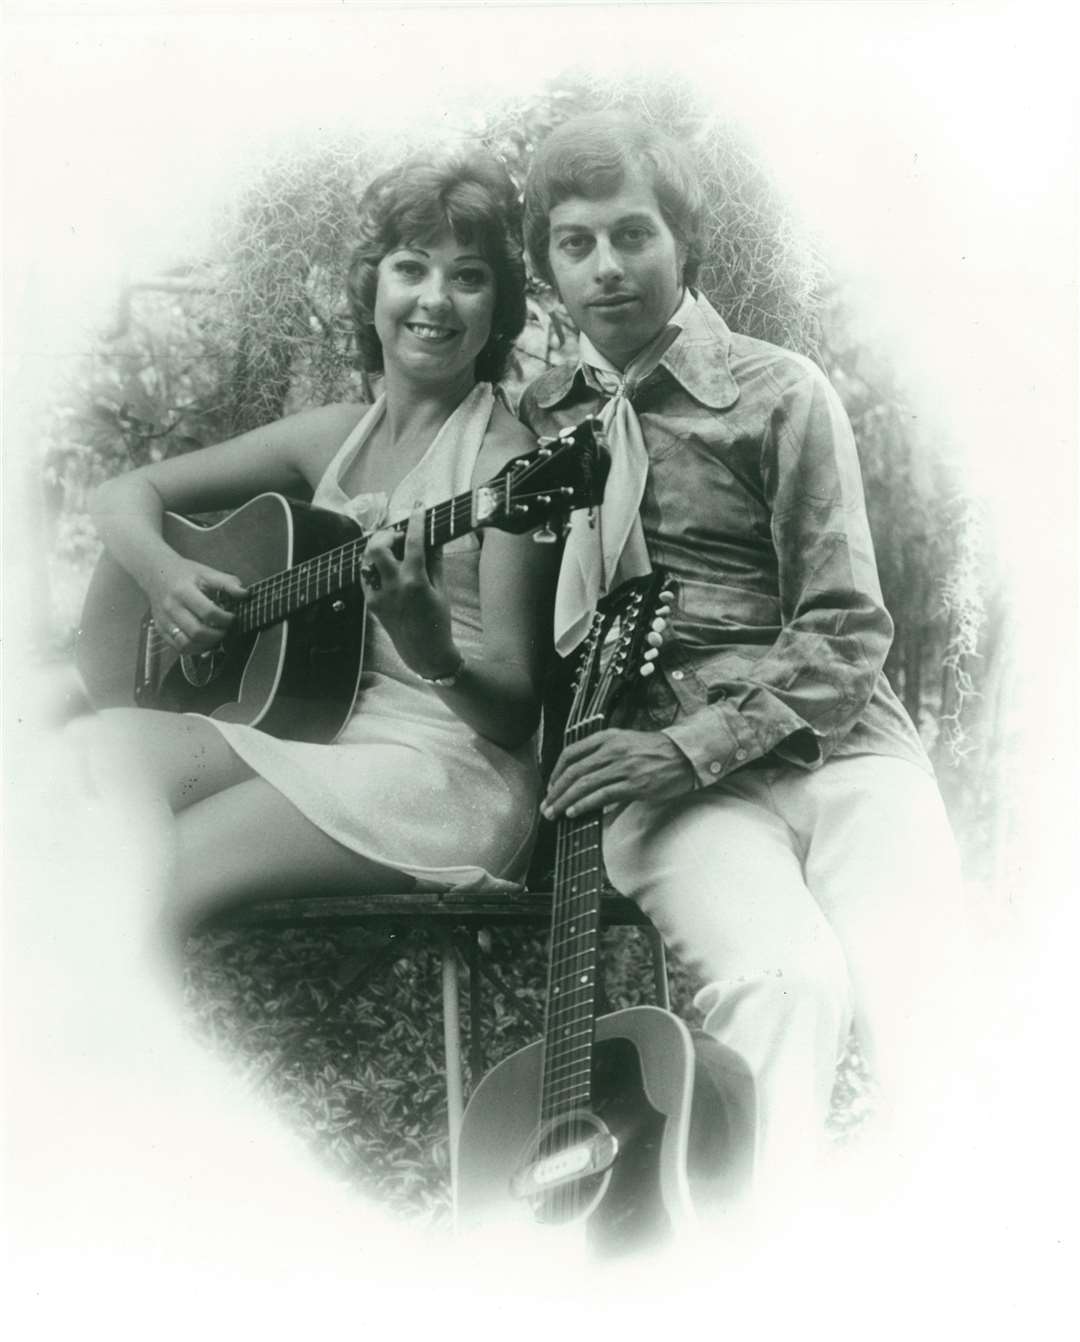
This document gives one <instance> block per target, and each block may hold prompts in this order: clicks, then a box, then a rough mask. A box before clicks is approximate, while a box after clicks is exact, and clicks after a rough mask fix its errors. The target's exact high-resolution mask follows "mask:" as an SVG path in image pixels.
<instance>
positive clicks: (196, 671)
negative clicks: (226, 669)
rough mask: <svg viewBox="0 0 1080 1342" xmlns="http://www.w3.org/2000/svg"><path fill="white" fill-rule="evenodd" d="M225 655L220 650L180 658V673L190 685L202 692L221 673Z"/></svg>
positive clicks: (213, 649)
mask: <svg viewBox="0 0 1080 1342" xmlns="http://www.w3.org/2000/svg"><path fill="white" fill-rule="evenodd" d="M224 661H225V657H224V654H223V653H222V652H221V651H220V649H218V648H211V649H210V651H209V652H200V653H195V654H193V655H189V656H186V657H181V658H180V671H181V673H182V674H183V677H184V679H185V680H186V681H187V683H188V684H189V685H193V686H194V687H195V689H197V690H201V689H203V688H204V687H205V686H207V685H209V684H210V683H211V682H212V681H213V680H214V679H215V678H216V677H217V676H218V674H219V673H220V671H221V667H222V665H223V664H224Z"/></svg>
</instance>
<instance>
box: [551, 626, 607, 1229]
mask: <svg viewBox="0 0 1080 1342" xmlns="http://www.w3.org/2000/svg"><path fill="white" fill-rule="evenodd" d="M600 632H601V630H598V632H597V648H596V650H595V656H596V657H598V656H599V640H600ZM613 666H614V659H613V661H612V663H610V664H609V665H608V666H607V667H605V668H603V670H602V672H601V676H600V681H599V684H598V685H597V687H596V689H595V690H594V691H593V695H592V698H593V700H594V702H599V703H601V704H602V703H604V702H605V700H606V698H607V696H608V694H609V692H610V688H611V683H612V679H613ZM582 675H583V676H585V677H586V678H587V676H588V669H583V672H582ZM600 725H602V719H600V720H598V715H597V713H596V711H595V709H594V711H593V713H592V714H588V715H583V716H582V717H580V719H579V720H578V721H576V722H575V723H574V724H573V726H572V729H571V728H570V727H568V730H567V733H566V743H567V744H571V743H572V741H575V740H581V739H583V737H585V736H586V735H590V734H591V733H592V732H593V731H595V730H597V729H598V726H600ZM597 820H598V818H597V817H595V816H593V815H589V816H585V817H581V818H580V819H578V820H576V821H572V822H564V823H562V824H560V825H559V827H558V829H557V831H556V894H557V896H562V899H561V904H562V907H561V909H559V910H556V913H555V919H556V922H558V921H560V914H561V922H562V924H563V925H564V926H565V928H566V929H567V933H566V935H565V937H564V939H563V942H562V944H561V945H559V944H556V945H553V947H552V967H553V968H552V985H551V986H552V988H554V987H556V986H557V985H558V984H559V980H561V982H562V985H564V986H566V987H569V988H570V991H569V992H564V993H562V996H561V997H560V1001H559V1005H558V1007H557V1008H553V1011H552V1032H550V1033H549V1035H548V1038H549V1039H551V1040H553V1041H558V1050H559V1054H560V1055H561V1057H557V1056H553V1054H554V1050H549V1051H548V1052H546V1053H545V1064H546V1065H545V1072H546V1076H545V1082H544V1095H545V1107H546V1108H547V1110H548V1111H549V1112H548V1117H549V1119H555V1118H556V1117H557V1115H558V1112H559V1109H560V1108H562V1109H565V1110H567V1111H568V1114H569V1113H572V1112H573V1110H574V1109H575V1108H582V1107H591V1092H592V1048H591V1037H592V1034H593V1032H594V1029H595V1026H594V1017H595V996H596V974H597V962H598V956H599V947H598V945H597V938H598V934H599V916H598V914H599V889H598V888H597V887H596V886H595V883H594V882H593V881H592V878H593V877H594V876H595V873H596V870H597V862H596V858H597V856H598V852H599V846H598V843H597V831H598V825H597ZM560 877H562V878H563V879H560ZM577 924H580V925H581V930H580V931H579V932H578V933H577V935H576V938H575V936H573V935H572V934H571V932H570V929H574V928H575V927H576V926H577ZM571 985H572V986H571ZM560 992H562V989H561V988H560ZM560 1027H561V1028H560ZM583 1033H584V1043H583V1044H581V1043H575V1045H574V1048H573V1051H572V1053H571V1054H570V1056H569V1057H567V1041H568V1040H574V1041H577V1040H580V1038H581V1036H582V1034H583ZM582 1049H584V1056H583V1057H577V1056H575V1055H576V1054H577V1053H579V1052H580V1051H581V1050H582ZM563 1070H568V1072H569V1075H568V1076H567V1077H563V1076H561V1075H560V1073H561V1072H562V1071H563ZM580 1091H584V1094H583V1095H579V1092H580ZM567 1126H568V1133H567V1137H568V1142H567V1144H568V1145H571V1146H572V1145H573V1144H574V1143H576V1142H577V1141H579V1140H584V1138H585V1136H586V1133H585V1131H584V1130H581V1125H580V1124H579V1123H578V1122H577V1121H576V1120H575V1121H571V1122H569V1124H568V1125H567ZM547 1146H548V1151H547V1152H546V1154H550V1153H551V1151H552V1149H553V1148H554V1140H553V1134H549V1140H548V1142H547ZM581 1183H582V1181H581V1180H580V1179H571V1180H569V1181H567V1182H566V1183H565V1184H562V1185H559V1186H557V1187H556V1189H555V1190H554V1196H553V1198H552V1200H551V1201H552V1202H553V1204H554V1206H553V1210H554V1213H555V1219H556V1220H557V1221H559V1222H563V1221H565V1220H568V1219H572V1218H575V1217H576V1216H577V1215H578V1212H579V1210H580V1202H581V1196H582V1189H581Z"/></svg>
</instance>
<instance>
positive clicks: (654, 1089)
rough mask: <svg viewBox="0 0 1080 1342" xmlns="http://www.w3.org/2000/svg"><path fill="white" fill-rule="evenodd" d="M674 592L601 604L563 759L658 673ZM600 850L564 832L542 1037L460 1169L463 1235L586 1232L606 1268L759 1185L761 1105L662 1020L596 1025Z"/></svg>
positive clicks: (581, 829) (637, 588)
mask: <svg viewBox="0 0 1080 1342" xmlns="http://www.w3.org/2000/svg"><path fill="white" fill-rule="evenodd" d="M663 584H664V577H663V574H653V575H652V576H650V577H648V578H643V579H635V580H633V581H632V582H630V583H627V584H624V585H623V586H622V587H620V588H619V589H618V590H617V591H616V592H615V593H613V594H612V596H610V597H609V598H607V599H606V600H605V601H604V602H603V603H602V604H601V606H600V609H599V610H598V612H597V614H596V616H595V618H594V621H593V624H592V626H591V629H590V632H589V635H588V637H587V638H586V640H585V643H584V645H583V647H582V649H581V650H580V651H579V662H578V666H577V671H576V682H575V685H574V691H573V696H572V703H571V708H570V712H569V716H568V719H567V725H566V730H565V734H564V745H569V744H571V743H572V742H575V741H580V740H582V739H583V738H585V737H587V736H589V735H590V734H592V733H594V732H597V731H600V730H601V729H602V728H603V727H604V726H605V725H606V724H607V723H608V721H609V719H610V716H611V714H612V711H613V710H614V708H615V707H616V705H617V704H618V702H619V700H620V698H621V697H622V695H623V694H624V693H625V692H626V691H627V690H628V689H629V688H630V687H631V685H632V684H633V683H634V682H635V681H636V680H637V679H638V678H639V677H640V676H647V675H650V674H651V673H652V671H653V670H654V666H653V663H654V660H655V658H656V656H657V651H656V645H657V644H658V643H659V642H660V635H661V631H662V628H663V626H664V623H665V621H664V616H665V614H667V611H668V606H667V604H666V603H667V602H668V601H670V600H671V593H670V592H668V591H667V590H666V589H665V588H664V586H663ZM602 838H603V817H602V815H601V813H599V812H595V813H593V814H591V815H582V816H578V817H574V818H570V817H567V816H564V817H562V818H561V819H560V820H559V822H558V826H557V833H556V847H555V878H554V899H553V906H552V915H551V950H550V964H549V971H548V985H547V1003H546V1012H545V1023H544V1036H543V1038H542V1039H541V1040H538V1041H537V1042H535V1043H533V1044H530V1045H528V1046H527V1047H526V1048H524V1049H521V1050H519V1051H518V1052H516V1053H514V1054H512V1055H511V1056H510V1057H508V1058H506V1059H504V1060H503V1061H502V1062H501V1063H499V1064H498V1065H497V1066H496V1067H495V1068H493V1069H492V1070H491V1071H490V1072H488V1074H487V1075H486V1076H485V1077H484V1078H483V1080H482V1081H481V1082H480V1084H479V1085H478V1086H477V1088H476V1090H475V1091H474V1093H473V1095H472V1096H471V1098H470V1100H469V1104H468V1106H467V1108H466V1110H465V1114H464V1118H463V1122H462V1129H461V1134H460V1139H459V1143H458V1148H457V1160H456V1162H455V1168H456V1180H455V1215H456V1222H457V1226H458V1229H459V1230H460V1231H462V1232H465V1233H468V1232H472V1231H476V1230H482V1229H495V1228H497V1229H501V1230H504V1231H507V1232H509V1231H512V1230H515V1229H520V1228H522V1227H526V1226H531V1227H548V1228H549V1231H548V1233H550V1228H554V1227H564V1228H565V1227H569V1226H576V1227H577V1228H578V1231H579V1233H580V1232H583V1233H584V1237H585V1239H586V1241H587V1242H588V1244H590V1245H591V1247H592V1248H593V1249H594V1250H596V1251H597V1252H600V1253H604V1254H609V1253H622V1252H626V1251H629V1250H632V1249H638V1248H644V1247H648V1246H651V1245H654V1244H656V1243H659V1242H662V1241H663V1240H665V1239H670V1238H672V1237H677V1236H680V1235H683V1234H685V1233H687V1232H688V1231H690V1230H692V1229H693V1228H694V1227H695V1226H696V1225H697V1224H698V1222H699V1215H700V1212H701V1211H702V1210H703V1209H705V1208H717V1209H720V1208H722V1207H724V1206H726V1205H730V1204H731V1203H732V1202H733V1201H734V1200H735V1199H737V1198H738V1197H739V1196H741V1194H742V1193H743V1192H744V1191H745V1190H746V1187H747V1185H748V1181H749V1177H750V1173H751V1166H752V1159H753V1148H754V1130H755V1101H754V1090H753V1081H752V1078H751V1076H750V1074H749V1072H748V1071H747V1069H746V1067H745V1064H743V1062H742V1061H741V1059H740V1058H739V1057H738V1056H737V1055H736V1054H734V1053H733V1052H731V1050H729V1049H726V1048H725V1047H724V1046H723V1045H721V1044H719V1043H718V1042H717V1041H716V1040H714V1039H712V1038H711V1037H709V1036H707V1035H705V1034H704V1033H703V1032H702V1031H700V1030H691V1029H689V1028H688V1027H687V1025H686V1024H685V1023H684V1022H683V1021H682V1020H680V1019H679V1018H678V1017H677V1016H675V1015H673V1014H672V1013H671V1012H669V1011H665V1010H662V1009H660V1008H659V1007H654V1006H636V1007H630V1008H627V1009H625V1010H621V1011H616V1012H613V1013H610V1014H607V1015H603V1016H601V1017H600V1018H599V1019H597V1017H596V1006H597V967H598V933H599V920H600V897H601V893H602V891H603V889H604V884H605V881H604V868H603V858H602V852H601V845H602ZM687 897H688V898H692V897H693V892H692V891H688V892H687Z"/></svg>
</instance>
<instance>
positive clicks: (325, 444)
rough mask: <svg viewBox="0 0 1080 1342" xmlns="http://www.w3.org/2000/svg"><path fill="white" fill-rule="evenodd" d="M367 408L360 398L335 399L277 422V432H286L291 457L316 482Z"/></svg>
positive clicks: (299, 411)
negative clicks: (294, 457)
mask: <svg viewBox="0 0 1080 1342" xmlns="http://www.w3.org/2000/svg"><path fill="white" fill-rule="evenodd" d="M370 409H371V407H370V406H369V405H367V404H365V403H363V402H360V401H339V402H335V403H334V404H332V405H321V406H318V407H315V408H313V409H311V410H298V411H297V412H296V414H294V415H289V416H287V418H285V419H283V420H279V421H278V426H277V427H278V431H279V432H280V433H282V434H283V435H287V437H288V439H289V444H290V446H291V449H292V451H293V453H294V454H295V456H296V457H297V458H298V459H299V460H300V461H301V462H303V464H304V467H305V471H304V473H305V475H306V476H307V477H308V479H309V480H312V481H317V480H318V479H320V478H321V476H322V473H323V471H324V470H325V469H326V467H327V466H328V465H329V464H330V462H331V461H332V460H333V458H334V455H335V454H336V452H337V450H338V448H340V447H341V445H342V443H343V442H344V441H345V439H346V438H348V436H349V434H350V433H352V431H353V429H355V428H356V426H357V424H359V423H360V421H361V419H363V417H364V415H366V414H367V412H368V411H369V410H370Z"/></svg>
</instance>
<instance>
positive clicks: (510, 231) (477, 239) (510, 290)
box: [346, 150, 526, 382]
mask: <svg viewBox="0 0 1080 1342" xmlns="http://www.w3.org/2000/svg"><path fill="white" fill-rule="evenodd" d="M447 229H449V230H450V232H451V233H452V234H453V235H454V237H455V238H456V239H457V241H458V243H460V244H461V245H462V246H465V247H475V248H476V249H477V251H478V252H479V253H480V255H481V256H482V257H483V258H484V260H485V261H487V263H488V265H490V266H491V268H492V270H493V271H494V273H495V308H494V312H493V314H492V322H491V335H490V337H489V338H488V342H487V344H486V345H485V346H484V348H483V349H482V350H481V351H480V353H479V354H478V355H477V356H476V377H477V380H478V381H480V382H498V381H499V379H500V378H502V377H503V376H504V375H505V373H506V368H507V364H508V362H509V359H510V351H511V350H512V348H513V345H514V341H515V340H516V339H517V338H518V336H519V335H520V334H521V331H522V328H523V327H524V325H525V315H526V312H525V262H524V259H523V257H522V245H521V207H520V205H519V203H518V199H517V192H516V190H515V188H514V184H513V182H512V181H511V179H510V175H509V173H507V171H506V170H505V168H503V166H502V164H501V163H499V161H498V160H497V159H495V158H492V157H491V155H490V154H488V153H486V152H483V151H480V150H471V151H467V152H463V153H457V154H443V155H439V156H438V157H435V156H431V155H418V156H416V157H413V158H410V159H407V160H406V161H405V162H404V163H402V164H399V165H398V166H397V167H396V168H392V169H390V171H389V172H384V173H382V174H380V176H378V177H376V178H375V180H374V181H373V182H372V183H371V185H370V186H369V187H368V188H367V190H366V191H365V192H364V194H363V197H362V198H361V200H360V241H359V242H358V243H357V245H356V248H355V250H354V252H353V255H352V258H351V260H350V262H349V272H348V278H347V280H346V288H347V292H348V297H349V306H350V308H351V310H352V315H353V321H354V322H355V324H356V337H357V343H358V345H359V347H360V361H361V363H362V365H363V367H364V368H365V369H366V370H367V371H368V372H369V373H376V372H380V371H381V370H382V367H383V351H382V344H381V342H380V340H379V337H378V335H377V334H376V332H375V290H376V287H377V284H378V267H379V262H380V261H381V260H382V259H383V257H384V256H386V255H387V253H388V252H392V251H393V250H394V249H395V248H396V247H400V246H403V245H406V244H408V243H422V242H433V241H434V240H435V239H436V238H437V237H439V235H441V234H443V233H445V232H446V231H447Z"/></svg>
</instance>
